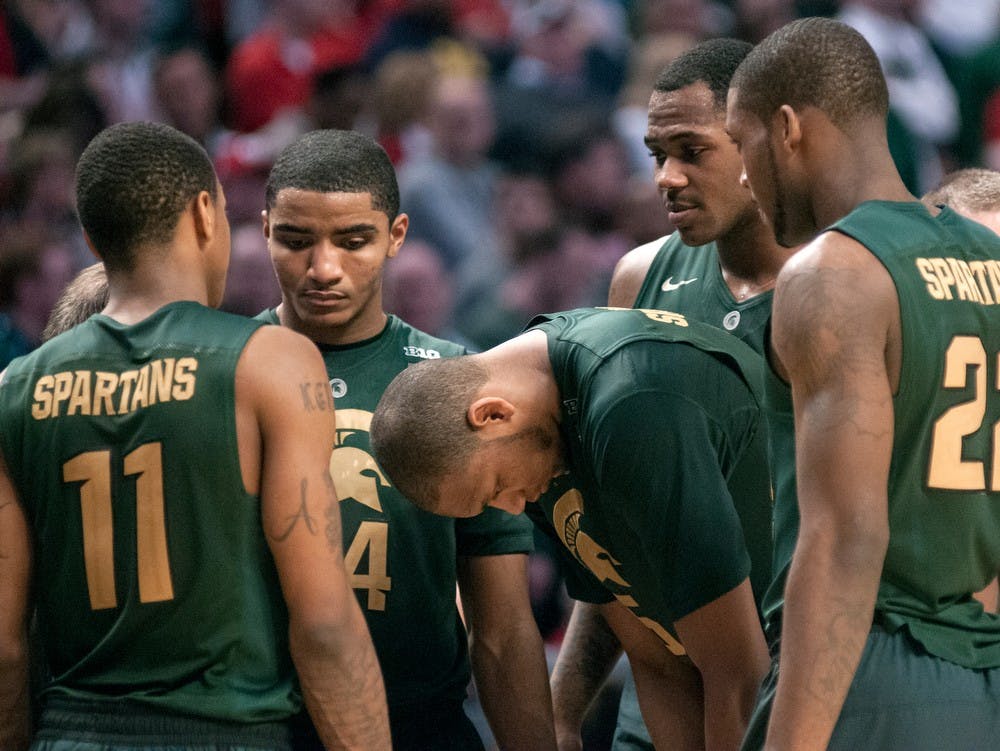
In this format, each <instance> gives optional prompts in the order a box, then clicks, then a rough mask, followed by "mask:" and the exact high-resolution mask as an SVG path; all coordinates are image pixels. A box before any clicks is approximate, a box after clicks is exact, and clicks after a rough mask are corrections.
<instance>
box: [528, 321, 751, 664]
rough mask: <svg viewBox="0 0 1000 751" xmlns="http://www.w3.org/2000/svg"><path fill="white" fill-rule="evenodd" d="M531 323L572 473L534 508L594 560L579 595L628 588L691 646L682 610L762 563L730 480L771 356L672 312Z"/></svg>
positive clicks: (575, 589) (579, 564) (573, 584)
mask: <svg viewBox="0 0 1000 751" xmlns="http://www.w3.org/2000/svg"><path fill="white" fill-rule="evenodd" d="M531 325H532V328H537V329H539V330H541V331H544V332H545V334H546V335H547V336H548V342H549V345H548V346H549V359H550V361H551V363H552V369H553V372H554V374H555V379H556V383H557V385H558V387H559V394H560V399H561V423H560V432H561V434H562V437H563V440H564V443H565V446H566V450H567V462H568V467H569V474H570V476H569V477H568V478H561V479H560V482H559V483H558V484H557V485H556V487H555V488H550V491H549V492H548V493H546V494H545V496H543V498H541V499H539V502H538V503H537V504H529V509H531V511H530V513H531V514H532V517H533V518H534V519H535V520H536V521H537V522H538V523H539V524H540V525H541V526H542V528H543V529H547V531H548V532H549V533H550V535H552V536H553V537H554V538H555V539H557V540H558V541H559V542H560V543H561V546H560V547H564V548H565V550H567V551H569V555H567V560H568V561H570V562H571V565H572V566H573V567H574V568H575V569H576V571H577V572H578V573H579V572H580V571H581V570H585V571H587V572H589V575H586V576H580V575H578V574H574V575H571V576H568V578H567V587H568V588H569V590H570V594H571V595H572V596H574V597H575V598H577V599H582V600H588V601H591V602H604V601H608V600H610V599H611V598H612V597H614V598H617V599H618V601H619V602H621V603H622V604H624V605H625V606H626V607H628V608H629V609H630V610H632V611H633V612H634V613H635V614H636V615H637V616H638V617H639V618H640V619H641V620H642V621H643V622H644V623H645V624H646V625H647V626H648V627H649V628H650V629H652V630H653V631H654V632H655V633H656V634H657V635H658V636H660V638H661V639H663V641H664V642H665V643H666V644H667V646H668V648H670V649H672V650H673V651H675V652H677V653H681V652H682V651H683V648H682V647H681V646H680V645H679V644H678V643H677V640H676V635H675V634H674V631H673V623H674V621H676V620H678V619H679V618H682V617H683V616H685V615H687V614H689V613H691V612H692V611H694V610H697V609H698V608H700V607H702V606H704V605H706V604H708V603H709V602H711V601H713V600H715V599H717V598H718V597H720V596H722V595H723V594H725V593H726V592H728V591H730V590H731V589H732V588H733V587H735V586H736V585H737V584H739V583H740V582H741V581H743V579H745V578H746V577H747V574H748V573H749V569H750V565H749V558H748V555H747V551H746V547H745V544H744V540H743V532H742V529H741V525H740V520H739V517H738V515H737V513H736V510H735V508H734V507H733V502H732V499H731V498H730V495H729V491H728V488H727V484H726V483H727V480H728V479H729V477H730V475H731V473H732V471H733V469H734V467H735V466H736V464H737V462H738V461H739V459H740V457H741V456H742V454H743V452H744V450H745V449H746V447H747V445H748V444H749V443H750V441H751V440H752V439H753V437H754V434H755V433H756V431H757V428H758V411H759V407H758V398H757V395H758V394H759V393H760V389H761V383H760V379H761V371H762V362H761V358H760V356H759V355H757V354H756V353H755V352H754V351H753V350H752V349H750V348H749V347H748V346H747V345H745V344H743V343H742V342H740V341H739V340H738V339H736V338H735V337H733V336H730V335H729V334H726V333H725V332H723V331H720V330H719V329H717V328H716V327H714V326H709V325H708V324H704V323H700V322H697V321H689V320H688V319H686V318H685V317H684V316H681V315H679V314H677V313H672V312H665V311H654V310H621V309H618V310H607V309H605V310H601V309H596V310H595V309H586V310H576V311H569V312H566V313H559V314H555V315H551V316H540V317H538V318H536V319H535V320H534V321H533V322H532V324H531ZM595 585H596V586H595Z"/></svg>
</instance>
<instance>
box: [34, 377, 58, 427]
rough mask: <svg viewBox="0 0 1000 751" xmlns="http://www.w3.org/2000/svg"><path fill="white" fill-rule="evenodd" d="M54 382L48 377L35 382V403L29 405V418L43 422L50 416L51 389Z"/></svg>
mask: <svg viewBox="0 0 1000 751" xmlns="http://www.w3.org/2000/svg"><path fill="white" fill-rule="evenodd" d="M55 381H56V379H55V378H53V377H52V376H50V375H44V376H42V377H41V378H39V379H38V380H37V381H35V403H34V404H32V405H31V416H32V417H34V418H35V419H36V420H44V419H45V418H47V417H48V416H49V415H51V414H52V387H53V386H54V385H55Z"/></svg>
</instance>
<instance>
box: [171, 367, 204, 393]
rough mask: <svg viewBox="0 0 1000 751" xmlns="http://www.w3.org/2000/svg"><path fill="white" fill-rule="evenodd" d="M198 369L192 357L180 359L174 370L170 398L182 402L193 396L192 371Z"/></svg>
mask: <svg viewBox="0 0 1000 751" xmlns="http://www.w3.org/2000/svg"><path fill="white" fill-rule="evenodd" d="M197 369H198V361H197V360H196V359H195V358H193V357H182V358H181V359H180V360H178V361H177V367H176V368H174V388H173V391H172V392H171V394H170V395H171V396H172V397H173V398H174V399H177V400H178V401H184V400H186V399H190V398H191V397H192V396H194V386H195V377H194V371H196V370H197Z"/></svg>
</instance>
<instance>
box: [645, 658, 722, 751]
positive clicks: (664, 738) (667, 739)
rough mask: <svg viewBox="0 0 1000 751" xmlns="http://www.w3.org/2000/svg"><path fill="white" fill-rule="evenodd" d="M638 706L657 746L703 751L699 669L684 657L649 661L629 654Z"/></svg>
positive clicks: (702, 714) (703, 727)
mask: <svg viewBox="0 0 1000 751" xmlns="http://www.w3.org/2000/svg"><path fill="white" fill-rule="evenodd" d="M629 662H630V664H631V667H632V675H633V677H634V678H635V687H636V693H637V694H638V696H639V708H640V709H641V710H642V719H643V721H644V722H645V723H646V728H647V729H648V730H649V735H650V737H651V738H652V740H653V745H654V746H655V747H656V748H669V749H675V750H676V751H695V750H696V749H697V751H704V749H705V724H706V721H705V705H704V701H703V696H702V684H701V678H700V676H699V674H698V670H697V669H696V668H695V667H694V666H693V665H692V664H691V663H690V661H688V660H687V659H686V658H683V657H675V658H671V659H670V660H669V661H667V662H659V663H648V662H646V661H644V660H643V659H641V658H640V657H638V656H634V655H629Z"/></svg>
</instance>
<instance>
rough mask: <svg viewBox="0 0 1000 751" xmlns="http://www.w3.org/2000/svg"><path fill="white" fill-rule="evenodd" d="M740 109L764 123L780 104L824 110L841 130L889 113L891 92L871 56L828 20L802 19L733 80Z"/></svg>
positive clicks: (768, 42)
mask: <svg viewBox="0 0 1000 751" xmlns="http://www.w3.org/2000/svg"><path fill="white" fill-rule="evenodd" d="M732 87H733V88H734V89H738V90H739V99H738V106H739V107H740V109H744V110H746V111H748V112H751V113H753V114H754V115H756V116H757V117H758V118H759V119H760V120H761V121H762V122H768V121H769V120H770V118H771V116H772V115H773V114H774V112H775V111H777V109H778V108H779V107H781V106H782V105H785V104H787V105H789V106H791V107H793V108H799V109H801V108H803V107H807V106H811V107H816V108H818V109H820V110H822V111H823V112H824V113H825V114H826V116H827V117H828V118H829V119H830V122H832V123H833V124H834V125H836V126H837V127H838V128H841V129H843V128H844V127H845V126H847V125H850V124H851V123H854V122H857V121H859V120H861V119H866V118H870V117H878V118H882V119H883V120H884V119H885V118H886V117H887V116H888V112H889V89H888V86H887V85H886V82H885V76H884V75H883V73H882V66H881V65H880V63H879V60H878V57H877V56H876V55H875V51H874V50H873V49H872V48H871V45H869V44H868V42H867V41H866V40H865V38H864V37H863V36H861V34H860V33H859V32H858V31H856V30H855V29H853V28H851V27H850V26H848V25H846V24H844V23H841V22H840V21H836V20H834V19H831V18H819V17H816V18H803V19H800V20H798V21H792V22H791V23H789V24H786V25H785V26H782V27H781V28H780V29H778V30H777V31H775V32H772V33H771V34H770V35H769V36H768V37H767V38H765V39H764V40H763V41H762V42H761V43H760V44H758V45H757V46H756V47H754V48H753V50H752V51H751V52H750V54H749V55H747V57H746V59H745V60H744V61H743V62H742V63H740V67H739V68H738V69H737V71H736V73H735V75H734V76H733V81H732Z"/></svg>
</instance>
